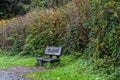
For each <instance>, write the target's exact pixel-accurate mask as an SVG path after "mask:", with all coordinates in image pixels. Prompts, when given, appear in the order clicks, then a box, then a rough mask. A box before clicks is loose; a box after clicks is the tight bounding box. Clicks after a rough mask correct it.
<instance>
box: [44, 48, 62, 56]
mask: <svg viewBox="0 0 120 80" xmlns="http://www.w3.org/2000/svg"><path fill="white" fill-rule="evenodd" d="M61 52H62V47H50V46H47V47H46V50H45V54H47V55H51V56H52V55H53V56H60V55H61Z"/></svg>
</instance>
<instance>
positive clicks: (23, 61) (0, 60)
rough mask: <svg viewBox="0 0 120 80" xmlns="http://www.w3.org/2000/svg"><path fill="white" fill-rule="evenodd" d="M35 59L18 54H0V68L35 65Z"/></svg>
mask: <svg viewBox="0 0 120 80" xmlns="http://www.w3.org/2000/svg"><path fill="white" fill-rule="evenodd" d="M35 64H36V60H35V58H31V57H20V56H14V57H13V56H1V57H0V69H6V68H10V67H15V66H35Z"/></svg>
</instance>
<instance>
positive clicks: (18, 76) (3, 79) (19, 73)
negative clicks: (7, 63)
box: [0, 67, 44, 80]
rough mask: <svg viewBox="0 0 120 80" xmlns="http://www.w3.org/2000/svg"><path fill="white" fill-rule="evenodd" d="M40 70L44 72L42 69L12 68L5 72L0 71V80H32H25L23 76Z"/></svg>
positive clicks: (26, 79)
mask: <svg viewBox="0 0 120 80" xmlns="http://www.w3.org/2000/svg"><path fill="white" fill-rule="evenodd" d="M40 70H44V68H41V67H39V68H34V67H31V68H30V67H14V68H10V69H7V70H0V80H32V79H28V78H25V77H24V75H25V74H28V73H31V72H37V71H40Z"/></svg>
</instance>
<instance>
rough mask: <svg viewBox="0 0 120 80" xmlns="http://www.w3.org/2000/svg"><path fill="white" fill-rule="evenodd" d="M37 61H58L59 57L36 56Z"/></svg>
mask: <svg viewBox="0 0 120 80" xmlns="http://www.w3.org/2000/svg"><path fill="white" fill-rule="evenodd" d="M37 61H38V62H50V63H52V62H58V61H60V59H59V58H37Z"/></svg>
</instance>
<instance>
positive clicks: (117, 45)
mask: <svg viewBox="0 0 120 80" xmlns="http://www.w3.org/2000/svg"><path fill="white" fill-rule="evenodd" d="M119 12H120V1H118V0H112V1H111V0H99V1H98V0H93V1H92V7H91V13H90V14H91V16H90V19H89V21H88V23H87V24H86V25H87V27H88V28H89V29H90V34H89V44H88V48H87V49H86V50H85V52H86V55H87V56H88V55H89V57H92V59H93V61H94V62H95V64H96V65H97V66H98V64H97V63H99V62H98V60H99V59H103V62H102V63H99V65H101V68H103V67H105V70H106V72H107V73H108V74H112V73H113V72H115V73H119V70H118V71H116V70H115V68H116V67H115V66H119V61H120V37H119V36H120V14H119ZM110 66H112V68H109V67H110ZM106 68H108V69H106ZM116 76H117V75H116ZM112 77H113V76H112ZM116 78H117V77H116ZM110 80H113V79H110ZM116 80H117V79H116Z"/></svg>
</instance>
